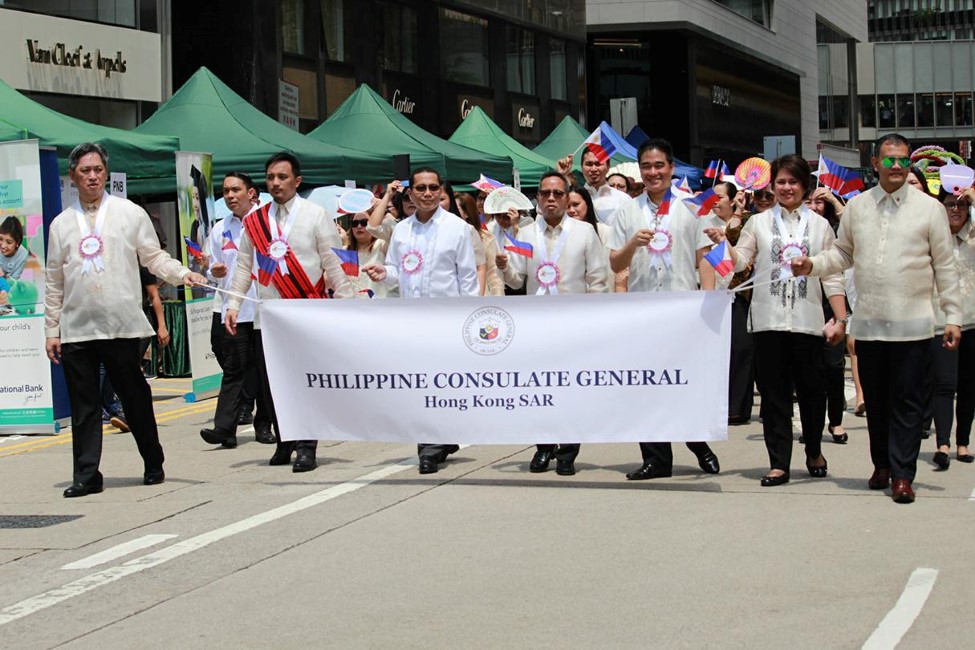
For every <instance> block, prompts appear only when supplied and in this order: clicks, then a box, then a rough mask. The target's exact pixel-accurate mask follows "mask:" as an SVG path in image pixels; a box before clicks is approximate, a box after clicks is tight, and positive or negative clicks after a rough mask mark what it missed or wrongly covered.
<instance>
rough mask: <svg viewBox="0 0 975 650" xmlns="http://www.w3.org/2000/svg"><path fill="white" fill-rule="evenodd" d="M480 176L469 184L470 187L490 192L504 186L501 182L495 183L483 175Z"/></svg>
mask: <svg viewBox="0 0 975 650" xmlns="http://www.w3.org/2000/svg"><path fill="white" fill-rule="evenodd" d="M480 176H481V177H480V178H479V179H477V180H476V181H474V182H473V183H471V187H476V188H477V189H479V190H481V191H482V192H490V191H491V190H496V189H498V188H499V187H502V186H503V185H504V183H502V182H501V181H496V180H494V179H493V178H488V177H487V176H485V175H484V174H481V175H480Z"/></svg>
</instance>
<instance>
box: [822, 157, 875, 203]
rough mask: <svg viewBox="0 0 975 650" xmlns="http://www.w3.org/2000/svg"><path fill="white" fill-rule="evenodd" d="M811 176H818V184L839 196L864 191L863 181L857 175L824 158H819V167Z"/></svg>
mask: <svg viewBox="0 0 975 650" xmlns="http://www.w3.org/2000/svg"><path fill="white" fill-rule="evenodd" d="M813 175H815V176H818V177H819V182H820V183H822V184H823V185H825V186H826V187H828V188H830V189H831V190H833V191H835V192H836V193H837V194H839V195H840V196H845V195H848V194H850V193H852V192H855V191H862V190H863V189H864V185H863V179H861V178H860V176H859V174H857V173H856V172H855V171H853V170H852V169H847V168H846V167H844V166H842V165H840V164H839V163H835V162H833V161H832V160H830V159H829V158H827V157H826V156H822V155H821V156H819V166H818V168H817V169H816V171H815V172H813Z"/></svg>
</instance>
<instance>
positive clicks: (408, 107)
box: [392, 88, 416, 115]
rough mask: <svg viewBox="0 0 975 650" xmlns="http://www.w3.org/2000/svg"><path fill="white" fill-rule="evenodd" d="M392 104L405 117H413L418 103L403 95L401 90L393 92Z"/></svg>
mask: <svg viewBox="0 0 975 650" xmlns="http://www.w3.org/2000/svg"><path fill="white" fill-rule="evenodd" d="M392 104H393V108H395V109H396V110H397V111H399V112H400V113H402V114H403V115H413V110H414V109H415V108H416V102H415V101H413V100H412V99H410V97H409V95H406V94H405V93H401V92H400V91H399V88H397V89H396V90H394V91H393V101H392Z"/></svg>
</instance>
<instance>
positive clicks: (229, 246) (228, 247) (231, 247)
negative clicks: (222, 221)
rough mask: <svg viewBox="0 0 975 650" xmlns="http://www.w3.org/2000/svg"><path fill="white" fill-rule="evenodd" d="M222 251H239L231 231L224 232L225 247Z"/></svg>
mask: <svg viewBox="0 0 975 650" xmlns="http://www.w3.org/2000/svg"><path fill="white" fill-rule="evenodd" d="M222 250H225V251H235V250H238V249H237V244H235V243H234V236H233V234H232V233H231V232H230V231H229V230H224V231H223V247H222Z"/></svg>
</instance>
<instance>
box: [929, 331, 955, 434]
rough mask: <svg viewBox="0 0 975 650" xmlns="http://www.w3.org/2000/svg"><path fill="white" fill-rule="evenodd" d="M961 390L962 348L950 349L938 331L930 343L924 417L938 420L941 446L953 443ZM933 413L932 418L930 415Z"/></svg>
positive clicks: (936, 421) (935, 422)
mask: <svg viewBox="0 0 975 650" xmlns="http://www.w3.org/2000/svg"><path fill="white" fill-rule="evenodd" d="M957 389H958V351H957V350H946V349H945V347H944V338H943V336H942V335H941V334H936V335H935V336H934V337H933V338H932V339H931V341H930V342H929V343H928V368H927V373H926V375H925V382H924V405H925V408H924V418H923V419H924V420H927V421H928V422H930V421H933V422H934V430H935V437H936V438H937V441H938V446H939V447H942V446H945V447H950V446H951V426H952V424H954V420H955V391H956V390H957ZM929 413H930V419H928V414H929Z"/></svg>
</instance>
